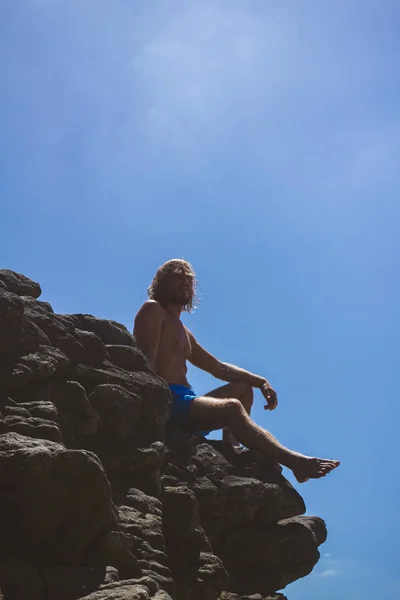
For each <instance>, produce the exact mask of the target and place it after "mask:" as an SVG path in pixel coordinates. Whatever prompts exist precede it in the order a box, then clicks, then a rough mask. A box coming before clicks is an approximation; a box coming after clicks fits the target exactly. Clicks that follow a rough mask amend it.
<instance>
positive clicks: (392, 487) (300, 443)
mask: <svg viewBox="0 0 400 600" xmlns="http://www.w3.org/2000/svg"><path fill="white" fill-rule="evenodd" d="M399 26H400V5H399V3H398V2H397V1H396V0H393V1H391V0H380V1H378V0H369V1H368V2H365V1H361V0H352V1H351V2H349V1H345V0H324V2H317V1H316V0H313V1H310V0H302V2H300V1H297V0H287V1H283V2H282V1H281V0H279V1H278V0H276V1H269V0H246V1H243V2H242V1H238V0H229V1H228V0H221V1H219V0H212V1H211V0H204V1H202V2H195V1H194V0H193V1H190V0H186V1H183V0H181V1H178V0H168V1H164V0H158V1H155V0H146V1H144V0H141V1H140V0H137V1H136V0H135V1H128V0H115V1H114V0H113V1H110V0H109V1H106V0H84V1H82V0H68V1H67V0H19V1H18V2H11V1H8V2H7V1H6V2H2V3H1V4H0V61H1V70H0V71H1V82H0V86H1V87H0V89H1V94H0V106H1V111H0V130H1V136H0V157H1V161H0V177H1V182H2V195H1V198H2V200H1V202H2V218H1V221H0V249H1V259H2V260H1V262H2V265H3V266H4V267H8V268H11V269H14V270H16V271H19V272H23V273H25V274H26V275H28V276H30V277H32V278H33V279H36V280H38V281H40V283H41V284H42V287H43V298H44V299H46V300H49V301H50V302H51V303H52V304H53V307H54V309H55V310H56V311H57V312H89V313H93V314H95V315H97V316H101V317H105V318H113V319H117V320H119V321H121V322H123V323H125V324H126V325H127V327H129V328H131V327H132V322H133V318H134V314H135V312H136V310H137V309H138V308H139V306H140V304H141V303H142V302H143V301H144V300H145V298H146V289H147V286H148V284H149V282H150V280H151V278H152V276H153V274H154V272H155V270H156V269H157V267H158V266H159V265H160V264H161V263H163V262H164V261H165V260H167V259H169V258H173V257H176V256H178V257H184V258H186V259H188V260H190V261H191V262H192V263H193V265H194V267H195V269H196V271H197V274H198V277H199V281H200V284H201V306H200V308H199V310H198V311H196V313H195V314H193V315H191V316H187V317H185V322H186V323H187V324H188V325H189V326H190V327H191V328H192V330H193V332H194V333H195V335H196V336H197V337H198V339H199V341H200V342H201V343H202V344H203V345H204V346H205V347H206V348H208V349H209V350H210V351H212V352H213V353H215V354H216V355H217V356H218V357H219V358H221V359H222V360H225V361H228V362H232V363H235V364H239V365H240V366H242V367H245V368H248V369H251V370H253V371H254V372H256V373H258V374H261V375H264V376H266V377H268V378H269V379H270V381H271V383H272V384H273V385H274V387H275V388H276V390H277V392H278V396H279V400H280V405H279V407H278V409H277V410H276V411H275V412H274V413H273V414H269V413H266V412H264V411H263V410H262V401H261V396H260V395H259V394H257V395H256V403H255V406H256V407H255V410H254V418H255V419H256V421H257V422H258V423H259V424H260V425H262V426H264V427H266V428H268V429H270V430H271V431H272V432H273V433H274V434H275V435H276V436H277V437H278V438H279V439H280V440H281V441H282V442H283V443H284V444H286V445H288V446H290V447H292V448H294V449H296V450H300V451H303V452H305V453H312V454H320V455H323V456H328V457H332V458H339V459H340V460H341V461H342V465H341V467H340V469H338V470H337V471H336V472H335V473H334V474H332V475H331V476H330V477H328V478H326V480H323V481H316V482H309V483H307V484H305V485H304V486H300V487H301V490H300V491H301V493H302V494H303V496H304V499H305V501H306V504H307V508H308V513H309V514H318V515H320V516H322V517H323V518H325V519H326V521H327V525H328V531H329V537H328V541H327V543H326V544H325V545H324V546H323V547H322V548H321V550H322V559H321V561H320V563H319V565H318V566H317V567H316V569H315V571H314V573H313V574H312V575H311V576H310V577H308V578H306V579H304V580H301V581H299V582H296V583H294V584H293V585H291V586H289V587H288V588H287V589H286V593H287V595H288V596H289V599H290V600H321V598H323V599H324V600H334V599H335V600H337V598H338V597H340V598H341V599H343V600H347V599H349V600H350V599H351V600H354V598H358V597H359V598H363V600H373V599H375V598H376V597H377V596H378V594H379V597H382V598H383V597H393V598H394V597H396V596H397V595H398V594H400V577H399V572H398V564H397V560H398V536H399V533H400V532H399V525H398V505H399V500H398V499H399V494H400V489H399V480H398V464H399V459H400V456H399V454H400V453H399V450H398V445H397V441H396V436H397V433H398V419H399V416H400V415H399V408H398V400H399V393H398V382H397V377H398V374H399V370H400V369H399V366H400V365H399V341H398V340H399V336H400V327H399V310H398V307H399V303H400V284H399V277H398V275H399V255H400V242H399V233H398V232H399V226H400V208H399V193H400V184H399V181H398V170H399V164H400V163H399V158H400V111H399V106H400V104H399V87H400V86H399V76H398V72H399V62H400V59H399V57H400V41H399V40H400V38H399V36H398V31H399ZM190 380H191V382H192V384H193V386H194V388H195V389H196V390H197V391H198V392H199V393H204V392H206V391H208V390H209V389H211V388H213V387H215V385H216V382H214V381H213V380H212V378H211V377H209V376H207V375H206V374H203V373H201V372H198V371H194V370H190ZM288 477H289V478H290V474H288Z"/></svg>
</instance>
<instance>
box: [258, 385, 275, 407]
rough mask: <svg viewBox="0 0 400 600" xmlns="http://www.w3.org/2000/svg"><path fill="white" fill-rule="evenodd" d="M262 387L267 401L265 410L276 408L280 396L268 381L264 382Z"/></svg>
mask: <svg viewBox="0 0 400 600" xmlns="http://www.w3.org/2000/svg"><path fill="white" fill-rule="evenodd" d="M260 389H261V393H262V395H263V396H264V398H265V399H266V401H267V404H266V406H264V410H274V409H275V408H276V407H277V406H278V398H277V395H276V392H275V390H273V389H272V387H271V386H270V384H269V382H268V381H266V382H265V383H263V384H262V386H261V388H260Z"/></svg>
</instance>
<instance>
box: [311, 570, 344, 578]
mask: <svg viewBox="0 0 400 600" xmlns="http://www.w3.org/2000/svg"><path fill="white" fill-rule="evenodd" d="M316 575H317V577H333V576H334V575H339V571H335V570H334V569H326V570H325V571H322V573H317V574H316Z"/></svg>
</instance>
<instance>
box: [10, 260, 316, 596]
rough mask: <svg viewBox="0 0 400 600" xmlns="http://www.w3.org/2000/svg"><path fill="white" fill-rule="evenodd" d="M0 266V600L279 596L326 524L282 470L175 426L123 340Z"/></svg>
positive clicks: (306, 561) (108, 325) (140, 360)
mask: <svg viewBox="0 0 400 600" xmlns="http://www.w3.org/2000/svg"><path fill="white" fill-rule="evenodd" d="M40 293H41V288H40V285H39V284H37V283H35V282H34V281H31V280H30V279H28V278H27V277H25V276H23V275H20V274H17V273H14V272H12V271H9V270H0V475H1V488H0V534H1V535H0V600H1V598H4V600H44V599H48V598H57V599H58V600H77V599H79V598H85V599H86V600H103V599H104V600H106V599H115V600H150V599H152V600H266V599H268V600H279V599H281V600H283V599H284V596H282V595H281V594H278V593H277V592H276V591H277V590H281V589H283V588H284V587H285V586H286V585H288V584H289V583H290V582H292V581H295V580H296V579H298V578H299V577H304V576H305V575H307V574H309V573H310V572H311V570H312V569H313V567H314V565H315V564H316V562H317V561H318V558H319V553H318V546H319V545H320V544H321V543H323V542H324V541H325V538H326V529H325V524H324V522H323V521H322V520H321V519H319V518H317V517H304V516H300V515H302V514H303V513H304V512H305V506H304V502H303V500H302V498H301V497H300V496H299V494H298V493H297V492H296V491H295V489H294V488H293V487H292V486H291V485H290V484H289V482H288V481H287V480H286V479H285V478H284V477H283V476H282V475H281V469H280V467H279V466H278V465H276V464H272V463H270V462H268V460H266V459H265V457H263V456H262V455H261V454H259V453H256V452H251V451H249V450H244V449H243V450H241V451H237V452H236V451H233V450H232V449H229V448H228V447H226V446H225V445H224V444H223V443H222V442H209V441H206V440H205V439H204V438H201V437H197V436H190V435H188V434H186V433H185V432H183V431H181V430H179V429H176V428H171V427H170V425H169V423H168V418H169V413H170V403H171V397H170V393H169V389H168V387H167V385H166V383H165V382H164V381H163V380H162V379H160V378H159V377H157V376H156V375H155V374H154V373H153V372H152V371H151V369H150V366H149V364H148V362H147V360H146V358H145V357H144V356H143V355H142V354H141V352H140V351H139V350H138V348H137V347H136V344H135V340H134V338H133V337H132V335H131V334H130V333H129V332H128V330H127V329H126V328H125V327H124V326H123V325H120V324H119V323H117V322H115V321H106V320H103V319H98V318H96V317H93V316H91V315H82V314H80V315H57V314H54V311H53V309H52V307H51V306H50V305H49V304H48V303H46V302H41V301H40V300H38V299H37V298H39V296H40Z"/></svg>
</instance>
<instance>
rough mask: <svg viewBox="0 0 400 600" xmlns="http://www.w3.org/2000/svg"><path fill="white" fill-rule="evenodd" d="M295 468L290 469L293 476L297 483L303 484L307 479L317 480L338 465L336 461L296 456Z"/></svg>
mask: <svg viewBox="0 0 400 600" xmlns="http://www.w3.org/2000/svg"><path fill="white" fill-rule="evenodd" d="M296 462H297V464H296V466H294V467H293V468H292V471H293V474H294V476H295V477H296V479H297V481H298V482H299V483H305V482H306V481H308V480H309V479H319V478H320V477H325V475H327V474H328V473H330V472H331V471H333V469H336V467H338V466H339V465H340V462H339V461H338V460H329V459H325V458H311V457H309V456H298V457H297V458H296Z"/></svg>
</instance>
